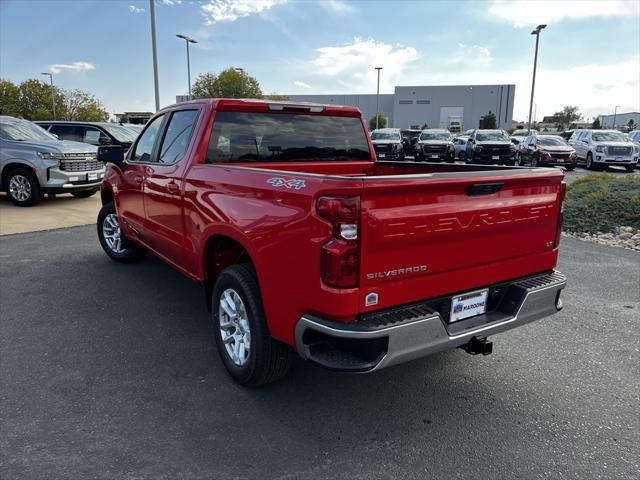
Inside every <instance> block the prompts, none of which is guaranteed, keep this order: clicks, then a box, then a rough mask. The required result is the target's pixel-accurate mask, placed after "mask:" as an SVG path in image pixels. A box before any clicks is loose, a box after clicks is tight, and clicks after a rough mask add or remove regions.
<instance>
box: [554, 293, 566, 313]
mask: <svg viewBox="0 0 640 480" xmlns="http://www.w3.org/2000/svg"><path fill="white" fill-rule="evenodd" d="M560 293H561V292H558V296H557V297H556V310H557V311H560V310H562V307H563V306H564V303H562V298H560Z"/></svg>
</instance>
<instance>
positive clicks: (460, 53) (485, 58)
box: [451, 43, 493, 67]
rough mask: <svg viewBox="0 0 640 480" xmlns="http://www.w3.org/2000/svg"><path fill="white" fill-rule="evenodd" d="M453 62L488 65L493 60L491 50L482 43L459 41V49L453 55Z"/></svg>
mask: <svg viewBox="0 0 640 480" xmlns="http://www.w3.org/2000/svg"><path fill="white" fill-rule="evenodd" d="M451 62H453V63H459V64H464V65H467V66H478V67H488V66H489V65H491V63H492V62H493V57H492V56H491V50H489V49H488V48H487V47H483V46H481V45H465V44H464V43H458V50H457V51H456V52H454V53H453V55H452V56H451Z"/></svg>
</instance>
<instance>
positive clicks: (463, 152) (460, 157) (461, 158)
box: [458, 150, 467, 162]
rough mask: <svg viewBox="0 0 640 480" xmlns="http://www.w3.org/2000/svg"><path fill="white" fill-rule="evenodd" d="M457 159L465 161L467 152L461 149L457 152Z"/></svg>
mask: <svg viewBox="0 0 640 480" xmlns="http://www.w3.org/2000/svg"><path fill="white" fill-rule="evenodd" d="M458 159H459V160H462V161H463V162H466V161H467V152H465V151H464V150H461V151H460V153H458Z"/></svg>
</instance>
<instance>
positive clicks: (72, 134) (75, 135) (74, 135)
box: [49, 125, 83, 142]
mask: <svg viewBox="0 0 640 480" xmlns="http://www.w3.org/2000/svg"><path fill="white" fill-rule="evenodd" d="M49 132H50V133H53V134H55V135H57V136H58V138H59V139H60V140H71V141H73V142H82V133H83V132H82V131H81V129H80V127H76V126H74V125H51V128H50V129H49Z"/></svg>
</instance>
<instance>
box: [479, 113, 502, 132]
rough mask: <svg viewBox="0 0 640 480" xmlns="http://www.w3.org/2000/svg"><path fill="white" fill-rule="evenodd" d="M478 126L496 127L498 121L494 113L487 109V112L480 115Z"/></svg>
mask: <svg viewBox="0 0 640 480" xmlns="http://www.w3.org/2000/svg"><path fill="white" fill-rule="evenodd" d="M478 127H479V128H498V121H497V119H496V114H495V113H493V112H492V111H491V110H489V113H487V114H486V115H484V116H482V117H480V124H479V125H478Z"/></svg>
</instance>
